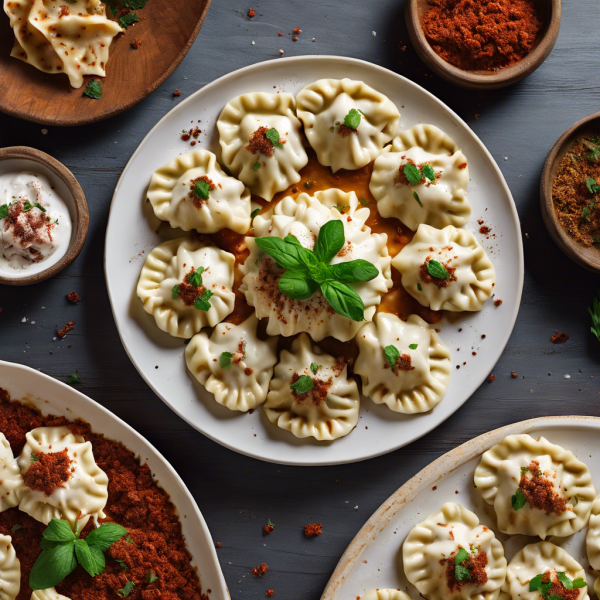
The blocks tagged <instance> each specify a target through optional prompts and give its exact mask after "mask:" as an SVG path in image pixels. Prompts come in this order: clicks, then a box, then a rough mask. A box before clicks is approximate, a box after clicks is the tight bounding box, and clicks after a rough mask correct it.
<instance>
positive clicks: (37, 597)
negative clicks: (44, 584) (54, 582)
mask: <svg viewBox="0 0 600 600" xmlns="http://www.w3.org/2000/svg"><path fill="white" fill-rule="evenodd" d="M30 600H71V599H70V598H67V597H66V596H63V595H62V594H59V593H58V592H57V591H56V590H55V589H54V588H48V589H47V590H36V591H35V592H33V594H31V599H30Z"/></svg>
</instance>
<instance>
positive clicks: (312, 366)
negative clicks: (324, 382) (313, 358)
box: [310, 362, 321, 375]
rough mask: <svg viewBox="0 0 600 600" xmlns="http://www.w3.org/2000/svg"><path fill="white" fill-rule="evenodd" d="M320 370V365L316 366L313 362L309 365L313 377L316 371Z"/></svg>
mask: <svg viewBox="0 0 600 600" xmlns="http://www.w3.org/2000/svg"><path fill="white" fill-rule="evenodd" d="M320 368H321V365H317V364H316V363H314V362H311V363H310V370H311V371H312V373H313V375H316V374H317V371H318V370H319V369H320Z"/></svg>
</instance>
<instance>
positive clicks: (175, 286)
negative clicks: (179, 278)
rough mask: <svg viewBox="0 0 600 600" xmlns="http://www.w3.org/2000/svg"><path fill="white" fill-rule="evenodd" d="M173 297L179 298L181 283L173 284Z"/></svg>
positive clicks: (174, 298)
mask: <svg viewBox="0 0 600 600" xmlns="http://www.w3.org/2000/svg"><path fill="white" fill-rule="evenodd" d="M171 298H172V299H173V300H177V298H179V284H177V285H174V286H173V289H172V290H171Z"/></svg>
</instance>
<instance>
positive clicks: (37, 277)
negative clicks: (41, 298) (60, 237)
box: [0, 146, 90, 285]
mask: <svg viewBox="0 0 600 600" xmlns="http://www.w3.org/2000/svg"><path fill="white" fill-rule="evenodd" d="M10 159H16V160H18V161H19V163H16V165H17V168H19V169H23V168H27V166H26V163H28V162H29V163H31V162H33V163H37V164H36V165H35V166H34V167H35V169H36V170H38V171H39V172H40V173H41V174H43V175H48V176H49V178H50V180H52V179H54V180H56V179H59V180H61V181H62V182H63V183H64V185H65V186H66V190H68V192H69V194H70V196H71V197H65V198H64V200H65V202H66V204H67V207H68V209H69V213H70V214H71V218H72V220H73V231H72V233H71V242H70V244H69V248H68V250H67V251H66V252H65V254H64V256H63V257H62V258H61V259H60V260H59V261H58V262H55V263H54V264H52V265H50V266H49V267H48V268H47V269H44V270H43V271H39V272H38V273H35V274H33V275H31V276H29V277H21V278H19V279H14V278H11V277H4V276H2V275H0V284H6V285H31V284H32V283H38V282H39V281H44V280H45V279H48V278H49V277H53V276H54V275H56V274H57V273H58V272H59V271H62V270H63V269H64V268H65V267H68V266H69V265H70V264H71V263H72V262H73V261H74V260H75V259H76V258H77V256H78V255H79V253H80V252H81V249H82V248H83V244H84V243H85V238H86V237H87V232H88V225H89V221H90V215H89V213H88V205H87V202H86V200H85V196H84V194H83V190H82V189H81V186H80V185H79V183H78V182H77V179H75V176H74V175H73V173H71V171H69V169H67V167H65V166H64V165H63V164H62V163H60V162H58V161H57V160H56V159H55V158H52V157H51V156H49V155H48V154H46V153H45V152H42V151H40V150H36V149H35V148H28V147H27V146H12V147H10V148H0V164H1V163H2V162H4V161H6V160H10Z"/></svg>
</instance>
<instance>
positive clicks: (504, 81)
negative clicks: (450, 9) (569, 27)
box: [405, 0, 561, 90]
mask: <svg viewBox="0 0 600 600" xmlns="http://www.w3.org/2000/svg"><path fill="white" fill-rule="evenodd" d="M560 1H561V0H534V2H535V4H536V6H537V8H538V11H539V13H540V15H541V17H542V30H541V32H540V35H539V36H538V39H537V41H536V43H535V45H534V47H533V49H532V50H531V52H530V53H529V54H527V56H525V57H524V58H523V59H522V60H520V61H519V62H518V63H516V64H514V65H513V66H511V67H506V68H505V69H500V70H498V71H463V70H462V69H459V68H458V67H455V66H454V65H451V64H450V63H448V62H446V61H445V60H444V59H443V58H441V57H440V56H439V55H438V54H436V53H435V52H434V50H433V48H432V47H431V46H430V45H429V42H428V41H427V38H426V37H425V34H424V33H423V28H422V27H421V20H422V18H423V15H424V14H425V12H426V11H427V8H428V7H429V0H406V5H405V6H406V9H405V11H406V15H405V16H406V25H407V27H408V34H409V36H410V39H411V42H412V44H413V46H414V47H415V50H416V51H417V54H418V55H419V56H420V57H421V59H422V60H423V62H424V63H425V64H426V65H427V66H428V67H429V68H430V69H431V70H432V71H433V72H434V73H436V74H437V75H439V76H440V77H443V78H444V79H446V80H447V81H450V82H451V83H454V84H456V85H458V86H460V87H463V88H467V89H472V90H493V89H497V88H501V87H506V86H507V85H511V84H513V83H515V82H517V81H519V80H520V79H523V78H524V77H527V75H529V74H530V73H533V71H535V70H536V69H537V68H538V67H539V66H540V65H541V64H542V63H543V62H544V60H546V57H547V56H548V55H549V54H550V52H551V51H552V48H553V47H554V43H555V42H556V38H557V37H558V30H559V27H560V10H561V9H560Z"/></svg>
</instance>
